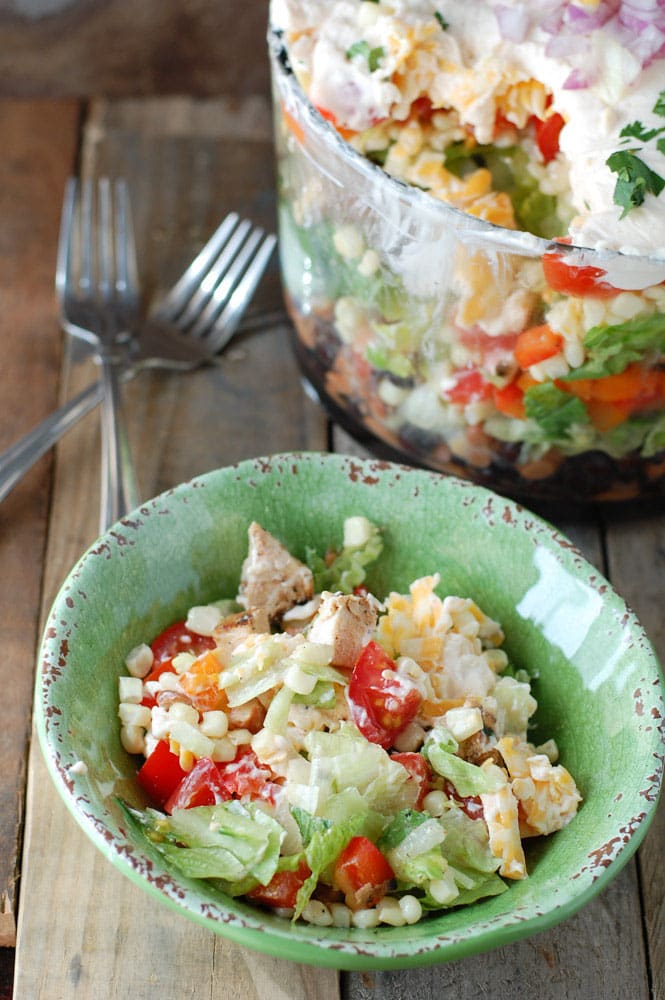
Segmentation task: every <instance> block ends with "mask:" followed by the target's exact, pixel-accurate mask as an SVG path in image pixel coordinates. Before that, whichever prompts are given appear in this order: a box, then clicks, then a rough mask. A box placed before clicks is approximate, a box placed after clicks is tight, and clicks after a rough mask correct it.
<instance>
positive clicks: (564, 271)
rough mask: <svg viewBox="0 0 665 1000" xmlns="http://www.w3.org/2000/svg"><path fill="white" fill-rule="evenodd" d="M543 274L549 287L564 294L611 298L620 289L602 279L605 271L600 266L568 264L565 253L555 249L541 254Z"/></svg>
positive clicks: (619, 292)
mask: <svg viewBox="0 0 665 1000" xmlns="http://www.w3.org/2000/svg"><path fill="white" fill-rule="evenodd" d="M561 242H563V240H562V241H561ZM543 274H544V275H545V281H546V282H547V284H548V285H549V286H550V288H552V289H553V290H554V291H555V292H562V293H563V294H564V295H576V296H580V297H582V298H590V299H611V298H614V296H615V295H620V294H621V291H622V289H621V288H615V286H614V285H611V284H610V283H609V281H605V280H604V278H605V275H606V274H607V272H606V271H604V270H603V268H602V267H593V266H591V265H590V264H585V265H579V266H578V265H576V264H569V263H568V262H567V260H566V257H565V255H564V254H560V253H556V251H551V252H550V253H544V254H543Z"/></svg>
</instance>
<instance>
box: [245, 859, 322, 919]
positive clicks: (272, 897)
mask: <svg viewBox="0 0 665 1000" xmlns="http://www.w3.org/2000/svg"><path fill="white" fill-rule="evenodd" d="M311 874H312V873H311V871H310V868H309V865H308V864H307V862H306V861H305V860H304V859H303V860H302V861H301V862H300V864H299V865H298V867H297V868H296V870H295V871H293V872H275V874H274V875H273V877H272V878H271V879H270V881H269V882H268V884H267V885H257V886H256V888H255V889H250V891H249V892H248V893H247V896H248V898H249V899H253V900H254V902H255V903H263V905H264V906H275V907H280V908H286V909H293V907H294V906H295V905H296V899H297V896H298V890H299V889H300V887H301V885H302V884H303V882H305V881H306V880H307V879H308V878H309V876H310V875H311Z"/></svg>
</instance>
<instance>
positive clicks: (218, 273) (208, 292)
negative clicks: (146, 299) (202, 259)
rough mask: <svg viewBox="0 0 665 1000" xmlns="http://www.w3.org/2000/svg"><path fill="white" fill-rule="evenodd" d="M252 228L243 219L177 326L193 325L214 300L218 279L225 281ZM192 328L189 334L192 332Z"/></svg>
mask: <svg viewBox="0 0 665 1000" xmlns="http://www.w3.org/2000/svg"><path fill="white" fill-rule="evenodd" d="M251 228H252V224H251V222H249V220H248V219H243V221H242V222H241V223H240V225H239V226H238V228H237V229H236V231H235V232H234V233H233V235H232V236H231V238H230V239H229V241H228V243H227V244H226V246H225V247H224V248H223V249H222V251H221V253H220V255H219V257H218V258H217V260H216V261H215V262H214V263H213V264H212V266H211V267H210V269H209V271H208V273H207V274H206V275H205V276H204V277H203V279H202V280H201V282H200V284H199V287H198V288H197V289H196V290H195V291H194V293H193V295H192V297H191V299H190V301H189V303H188V304H187V307H186V308H185V310H184V312H183V313H182V315H181V316H180V318H179V320H178V325H179V326H187V325H189V324H193V323H195V321H196V319H197V317H198V316H199V314H200V313H201V312H202V311H203V310H204V309H205V308H206V307H207V305H208V303H209V302H210V301H211V299H213V298H214V295H215V292H216V290H217V285H218V284H219V282H220V279H225V278H226V275H227V273H228V272H229V270H230V269H231V267H232V264H233V261H234V258H235V257H236V254H238V252H239V251H240V248H241V247H242V244H243V242H244V239H245V236H246V235H247V233H248V232H249V231H250V229H251ZM194 329H195V327H192V330H191V331H190V332H192V333H193V332H194Z"/></svg>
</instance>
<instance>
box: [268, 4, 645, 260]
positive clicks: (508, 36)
mask: <svg viewBox="0 0 665 1000" xmlns="http://www.w3.org/2000/svg"><path fill="white" fill-rule="evenodd" d="M638 6H639V8H640V9H639V10H636V11H635V10H632V8H633V7H636V5H635V3H634V2H633V3H632V5H631V4H630V3H622V2H620V0H575V2H574V3H573V2H572V0H565V2H562V0H503V2H500V3H499V2H497V0H474V2H473V3H460V2H459V0H391V2H390V3H388V2H379V3H372V2H367V0H361V2H358V0H317V2H312V0H272V7H271V14H272V23H273V25H274V26H275V27H279V28H282V29H283V30H284V32H285V36H286V41H287V45H288V49H289V54H290V58H291V62H292V66H293V69H294V72H295V73H296V75H297V76H298V78H299V80H300V82H301V83H302V85H303V87H304V89H305V90H306V92H307V93H308V95H309V97H310V99H311V100H312V102H313V103H314V104H315V105H317V106H318V107H320V108H324V109H325V110H326V111H327V112H328V113H330V114H332V115H333V116H334V118H335V120H336V122H337V123H338V124H339V125H342V126H344V127H346V128H349V129H353V130H357V131H361V130H363V129H366V128H369V127H370V126H371V125H373V124H374V123H375V122H376V121H378V120H380V119H382V118H387V117H391V118H393V119H396V120H403V119H404V118H406V117H407V115H408V113H409V108H410V106H411V103H412V102H413V101H414V100H415V99H417V98H418V97H420V96H427V97H429V98H430V99H431V100H432V103H433V104H434V106H440V107H450V108H454V109H455V110H456V111H457V112H458V114H459V116H460V119H461V121H462V123H463V124H464V125H467V126H469V128H471V129H472V130H473V133H474V135H475V136H476V138H477V140H478V141H479V142H481V143H482V142H489V141H491V139H492V135H493V129H494V122H495V116H496V111H497V106H498V104H499V103H500V102H503V103H505V97H506V94H507V93H508V92H510V93H515V94H519V101H521V106H517V105H516V106H515V109H514V115H515V118H516V119H519V118H520V115H521V116H522V119H523V121H522V122H519V121H516V124H525V123H526V120H527V119H528V115H529V114H530V113H533V114H537V115H538V114H539V113H541V114H542V112H543V110H544V109H543V107H542V98H543V93H546V94H547V95H551V106H550V113H551V111H558V112H559V113H560V114H561V115H562V116H563V118H564V120H565V125H564V127H563V129H562V131H561V133H560V137H559V144H560V155H561V156H562V157H563V158H564V160H565V163H566V165H567V169H568V175H569V182H570V189H571V200H572V204H573V206H574V210H575V212H576V213H577V214H576V216H575V218H574V219H573V221H572V224H571V226H570V235H571V236H572V239H573V242H575V243H577V244H579V245H581V246H586V247H591V248H595V249H611V250H618V251H620V252H621V253H623V254H630V255H649V256H651V257H655V258H656V259H658V260H659V261H662V260H664V259H665V191H663V192H661V193H660V194H658V195H655V194H653V193H647V195H646V197H645V200H644V203H643V204H642V205H641V206H638V207H634V208H631V210H630V211H629V212H627V213H626V214H625V215H624V216H623V218H622V217H621V215H622V208H621V207H620V206H618V205H616V204H615V203H614V200H613V197H614V190H615V185H616V180H617V177H616V174H615V173H613V172H612V171H611V170H610V168H609V167H608V166H607V164H606V161H607V158H608V157H609V156H610V155H611V154H612V153H613V152H615V151H617V150H621V149H633V150H635V153H636V155H638V156H639V157H640V159H641V160H642V161H643V162H644V163H645V164H646V165H647V166H648V167H649V168H650V169H651V170H652V171H653V172H654V173H655V174H657V175H659V176H661V177H665V154H664V153H663V152H661V151H660V150H659V148H658V144H657V142H655V141H652V142H640V141H636V140H633V139H631V140H629V141H628V142H626V141H625V140H624V139H623V138H622V137H621V135H620V133H621V130H622V129H623V128H624V127H625V126H626V125H629V124H631V123H634V122H641V123H642V125H643V126H644V127H645V128H646V129H657V128H660V127H662V126H664V125H665V117H663V116H662V115H659V114H657V113H656V111H655V110H654V108H655V107H656V103H657V101H658V98H659V94H660V93H661V92H662V91H663V90H665V58H664V57H665V4H664V3H663V2H662V0H640V3H639V5H638ZM645 19H646V20H645ZM661 35H662V39H661ZM647 42H648V44H647ZM349 53H355V54H352V55H351V56H350V55H349ZM372 53H373V54H374V55H373V56H371V54H372ZM529 81H531V82H532V83H533V82H534V81H537V83H538V84H539V85H542V86H535V87H533V88H532V89H531V90H530V89H529ZM562 235H563V234H562Z"/></svg>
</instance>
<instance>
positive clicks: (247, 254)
mask: <svg viewBox="0 0 665 1000" xmlns="http://www.w3.org/2000/svg"><path fill="white" fill-rule="evenodd" d="M250 228H251V227H250V224H249V223H248V224H247V229H248V230H249V229H250ZM262 236H263V230H262V229H253V230H252V231H251V233H250V235H249V238H248V240H247V241H246V243H245V244H244V245H243V246H242V248H241V249H240V250H239V252H238V254H237V256H236V257H235V259H234V260H233V262H232V263H231V264H230V265H229V266H228V267H225V268H224V274H223V277H222V279H221V281H220V282H219V284H216V286H215V288H214V289H213V291H212V294H211V296H210V300H209V302H208V304H207V305H206V306H205V308H204V309H203V310H202V312H201V313H200V315H199V317H198V319H197V320H196V322H195V323H194V325H193V326H192V328H191V330H190V331H189V332H190V334H191V335H192V336H193V337H201V336H203V334H204V333H205V331H206V330H208V329H209V328H210V326H211V325H212V324H213V323H214V322H215V319H216V318H217V316H218V315H219V313H220V312H221V311H222V309H223V308H224V306H225V304H226V302H227V301H228V298H229V296H230V294H231V292H232V290H233V288H234V287H235V285H236V284H237V283H238V281H239V280H240V278H241V277H242V275H243V273H244V271H245V268H246V267H247V263H248V261H249V260H250V259H251V257H252V254H253V253H254V250H255V248H256V246H257V244H258V243H259V241H260V239H261V237H262Z"/></svg>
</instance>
